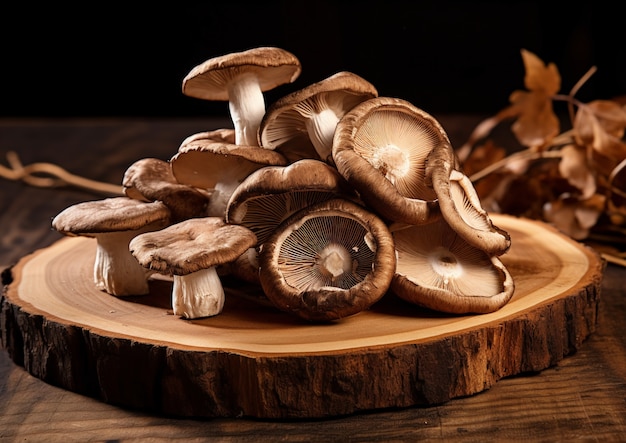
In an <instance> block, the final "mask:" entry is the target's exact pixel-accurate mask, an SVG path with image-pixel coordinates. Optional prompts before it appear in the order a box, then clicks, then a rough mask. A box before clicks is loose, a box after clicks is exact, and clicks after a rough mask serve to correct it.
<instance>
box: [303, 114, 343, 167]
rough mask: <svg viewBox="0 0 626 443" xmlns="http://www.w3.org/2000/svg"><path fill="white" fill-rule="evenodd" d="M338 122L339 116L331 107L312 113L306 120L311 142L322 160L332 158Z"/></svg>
mask: <svg viewBox="0 0 626 443" xmlns="http://www.w3.org/2000/svg"><path fill="white" fill-rule="evenodd" d="M338 122H339V117H338V116H337V114H335V113H334V112H333V111H332V110H330V109H324V110H323V111H321V112H318V113H312V114H311V115H310V117H309V118H308V119H307V120H306V122H305V126H306V129H307V132H308V134H309V138H310V139H311V143H312V144H313V146H314V147H315V150H316V151H317V154H318V155H319V156H320V158H321V159H322V160H327V159H329V158H331V151H332V146H333V137H334V135H335V129H336V128H337V123H338Z"/></svg>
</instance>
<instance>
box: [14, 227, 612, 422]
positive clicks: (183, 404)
mask: <svg viewBox="0 0 626 443" xmlns="http://www.w3.org/2000/svg"><path fill="white" fill-rule="evenodd" d="M493 218H494V222H495V223H496V224H497V225H498V226H500V227H502V228H503V229H505V230H506V231H508V232H509V234H511V238H512V247H511V249H510V251H509V252H507V253H506V254H505V255H504V256H503V257H502V261H503V262H504V264H505V265H506V266H507V268H508V269H509V271H510V272H511V274H512V276H513V279H514V282H515V285H516V289H515V294H514V297H513V298H512V299H511V301H510V302H509V303H508V304H507V305H505V306H504V307H503V308H501V309H500V310H498V311H496V312H494V313H490V314H482V315H463V316H457V315H448V314H442V313H436V312H432V311H427V310H424V309H421V308H418V307H416V306H413V305H410V304H408V303H406V302H404V301H401V300H399V299H397V298H396V297H395V296H394V295H393V294H391V293H389V294H387V295H386V296H385V297H384V298H383V300H382V301H380V302H379V303H377V304H376V305H375V306H374V307H372V309H370V310H368V311H365V312H361V313H359V314H357V315H354V316H351V317H348V318H345V319H343V320H341V321H337V322H333V323H331V324H311V323H307V322H304V321H303V320H299V319H296V318H295V317H293V316H292V315H290V314H288V313H284V312H280V311H278V310H277V309H275V308H273V307H272V306H267V305H266V304H262V303H256V302H254V301H251V298H255V297H257V296H260V295H262V294H261V293H260V289H259V288H257V287H254V286H253V285H249V284H248V285H246V284H242V283H240V282H236V281H231V282H228V279H226V285H227V302H226V306H225V308H224V311H223V312H222V313H221V314H219V315H217V316H215V317H210V318H204V319H197V320H183V319H181V318H179V317H177V316H175V315H173V314H172V311H171V309H170V308H171V306H170V290H171V282H170V281H169V280H168V279H167V278H155V279H153V280H152V285H151V293H150V294H148V295H145V296H133V297H119V298H118V297H114V296H111V295H108V294H106V293H104V292H101V291H98V290H97V289H95V287H94V284H93V281H92V278H91V275H92V267H93V260H94V257H95V240H94V239H90V238H84V237H74V238H69V237H68V238H63V239H61V240H59V241H57V242H56V243H54V244H53V245H51V246H50V247H47V248H44V249H41V250H38V251H36V252H35V253H33V254H31V255H29V256H27V257H25V258H23V259H22V260H20V262H19V263H18V264H17V265H16V266H14V267H13V268H12V269H11V274H12V282H11V284H10V285H9V286H8V287H7V290H6V291H5V293H4V295H3V300H2V325H3V336H4V337H5V340H6V342H7V343H6V346H5V347H6V348H7V349H8V350H9V353H10V354H11V355H12V358H13V359H14V361H16V362H17V363H18V364H20V365H23V366H24V367H25V368H26V369H27V370H28V371H29V372H30V373H32V374H33V375H35V376H36V377H39V378H41V379H42V380H45V381H46V382H49V383H51V384H54V385H58V386H61V387H63V388H66V389H69V390H71V391H75V392H79V393H83V394H86V395H89V396H93V397H96V398H99V399H101V400H103V401H105V402H109V403H113V404H117V405H122V406H127V407H132V408H138V409H143V410H148V411H152V412H158V413H163V414H168V415H179V416H180V415H182V416H203V417H235V416H251V417H262V418H319V417H326V416H338V415H345V414H351V413H354V412H357V411H368V410H376V409H384V408H392V407H406V406H412V405H432V404H441V403H443V402H446V401H448V400H450V399H452V398H457V397H462V396H468V395H472V394H476V393H478V392H481V391H483V390H485V389H487V388H489V387H491V386H492V385H493V384H494V383H496V382H497V381H498V380H500V379H501V378H503V377H507V376H511V375H516V374H519V373H523V372H529V371H539V370H542V369H545V368H547V367H549V366H552V365H554V364H556V363H557V362H558V361H559V360H561V359H562V358H563V357H564V356H566V355H568V354H571V353H573V352H574V351H575V350H577V349H578V348H579V346H580V345H581V343H582V342H583V340H584V339H586V338H587V337H588V336H589V334H590V333H591V332H593V331H594V330H595V327H596V321H597V309H598V302H599V295H600V285H601V282H602V275H603V267H604V265H603V262H602V260H601V259H600V257H599V256H598V255H597V254H596V253H594V252H593V251H592V250H591V249H589V248H586V247H584V246H582V245H581V244H580V243H577V242H574V241H572V240H570V239H569V238H567V237H565V236H563V235H561V234H559V233H558V232H556V231H555V230H554V229H553V228H551V227H549V226H548V225H545V224H543V223H541V222H537V221H530V220H527V219H522V218H515V217H510V216H502V215H494V216H493ZM251 296H252V297H251Z"/></svg>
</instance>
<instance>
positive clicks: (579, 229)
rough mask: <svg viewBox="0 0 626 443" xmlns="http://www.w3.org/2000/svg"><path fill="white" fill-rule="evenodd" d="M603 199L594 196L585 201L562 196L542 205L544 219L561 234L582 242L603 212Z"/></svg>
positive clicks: (596, 195)
mask: <svg viewBox="0 0 626 443" xmlns="http://www.w3.org/2000/svg"><path fill="white" fill-rule="evenodd" d="M604 202H605V198H604V197H603V196H601V195H598V194H595V195H593V196H592V197H591V198H589V199H586V200H578V199H574V198H571V197H570V196H567V195H564V196H561V197H560V198H558V199H557V200H554V201H551V202H547V203H546V204H545V205H544V217H545V220H546V221H549V222H551V223H552V224H553V225H554V226H555V227H556V228H557V229H559V230H560V231H561V232H563V233H565V234H567V235H569V236H570V237H572V238H573V239H576V240H583V239H585V238H587V237H588V236H589V231H590V229H591V228H592V227H593V226H594V225H595V224H596V223H597V221H598V218H599V217H600V215H602V213H603V211H604Z"/></svg>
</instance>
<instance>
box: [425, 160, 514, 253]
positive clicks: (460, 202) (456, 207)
mask: <svg viewBox="0 0 626 443" xmlns="http://www.w3.org/2000/svg"><path fill="white" fill-rule="evenodd" d="M427 175H428V176H429V177H430V180H431V182H432V185H433V189H434V190H435V192H436V194H437V197H438V202H439V209H440V211H441V215H442V216H443V218H444V219H445V220H446V221H447V223H448V224H449V225H450V227H451V228H452V229H453V230H454V231H455V232H457V233H458V234H459V235H460V236H461V237H463V239H464V240H465V241H467V242H468V243H469V244H471V245H473V246H474V247H476V248H479V249H482V250H483V251H485V252H486V253H488V254H490V255H491V254H495V255H502V254H504V253H505V252H506V251H507V250H508V249H509V247H510V246H511V237H510V235H509V234H508V232H506V231H505V230H503V229H500V228H499V227H497V226H495V225H494V224H493V222H492V221H491V218H490V217H489V214H488V213H487V211H485V210H484V209H483V207H482V205H481V203H480V199H479V197H478V194H477V192H476V190H475V188H474V185H473V184H472V182H471V181H470V179H469V177H467V176H466V175H465V174H464V173H463V172H461V171H459V170H457V169H455V168H454V165H452V164H450V163H449V162H447V161H440V159H435V158H433V159H432V161H430V162H429V167H428V172H427Z"/></svg>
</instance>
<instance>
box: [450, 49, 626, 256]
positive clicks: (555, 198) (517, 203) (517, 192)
mask: <svg viewBox="0 0 626 443" xmlns="http://www.w3.org/2000/svg"><path fill="white" fill-rule="evenodd" d="M521 55H522V59H523V62H524V67H525V70H526V74H525V77H524V86H525V87H526V90H518V91H514V92H513V93H512V94H511V95H510V98H509V101H510V104H509V106H507V107H506V108H504V109H502V110H501V111H500V112H499V113H498V114H496V115H495V116H493V117H490V118H488V119H486V120H485V121H483V122H481V124H479V125H478V126H477V127H476V129H475V130H474V132H473V133H472V135H471V136H470V138H469V140H468V142H467V143H466V144H465V145H464V146H462V147H460V148H459V150H458V151H457V152H458V154H459V159H460V160H461V162H462V164H463V168H464V170H465V171H466V173H467V174H468V175H469V176H470V178H471V179H472V181H473V183H474V185H475V187H476V190H477V192H478V193H479V195H480V197H481V200H482V202H483V204H484V205H485V209H487V210H488V211H492V212H502V213H508V214H513V215H520V216H525V217H529V218H534V219H539V220H543V221H546V222H549V223H552V224H554V225H555V226H556V227H557V228H558V229H560V230H561V231H562V232H564V233H565V234H567V235H569V236H571V237H572V238H574V239H576V240H584V241H588V242H590V243H594V242H596V241H598V240H602V243H603V245H602V250H604V251H606V250H607V248H609V249H610V250H611V251H612V253H613V254H614V256H615V257H617V258H618V259H623V258H624V256H625V254H624V253H623V252H622V251H623V250H624V245H625V244H626V141H625V140H624V134H625V129H626V106H625V103H624V100H620V99H614V100H594V101H591V102H589V103H582V102H580V101H578V100H577V99H576V98H575V94H576V92H577V91H578V89H579V88H580V87H581V86H582V85H583V84H584V82H585V81H586V80H587V79H588V78H589V77H590V76H591V75H592V74H593V73H594V72H595V68H592V69H591V70H590V71H589V72H588V73H587V75H586V76H585V77H583V78H582V79H581V80H580V81H579V82H578V83H577V85H575V86H574V88H572V90H571V91H570V92H569V94H566V95H562V94H559V90H560V88H561V76H560V74H559V71H558V69H557V67H556V66H555V65H554V64H552V63H550V64H545V63H544V62H543V61H542V60H540V59H539V58H538V57H537V56H536V55H535V54H533V53H531V52H529V51H527V50H522V51H521ZM556 102H561V103H565V104H566V106H567V108H566V109H567V111H568V115H569V122H570V124H569V126H570V128H569V129H568V130H565V131H563V130H562V128H561V125H562V123H561V121H560V119H559V117H558V116H557V114H556V113H555V110H554V106H555V105H556ZM507 120H513V122H512V125H511V131H512V133H513V135H514V136H515V138H516V140H517V141H518V142H519V145H520V147H519V148H517V149H514V150H513V152H511V149H510V147H509V149H508V150H507V149H506V148H505V147H501V146H497V145H496V144H494V142H493V140H491V138H490V135H491V134H492V130H493V129H494V128H495V127H496V126H498V125H500V124H501V123H502V122H504V121H507ZM505 154H506V155H505Z"/></svg>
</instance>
